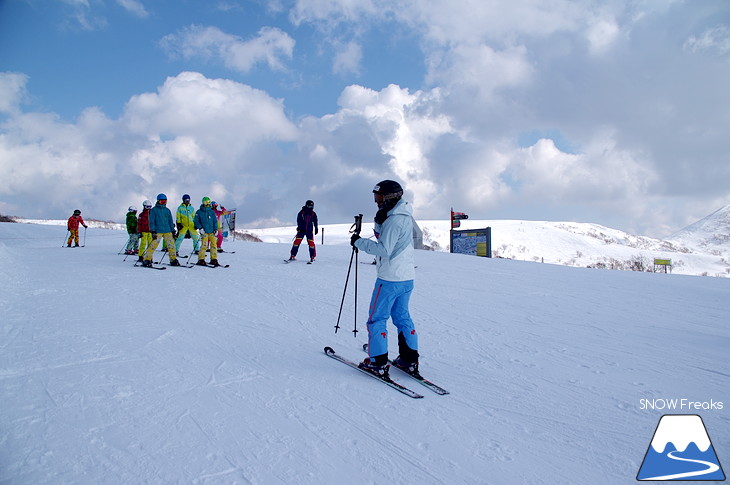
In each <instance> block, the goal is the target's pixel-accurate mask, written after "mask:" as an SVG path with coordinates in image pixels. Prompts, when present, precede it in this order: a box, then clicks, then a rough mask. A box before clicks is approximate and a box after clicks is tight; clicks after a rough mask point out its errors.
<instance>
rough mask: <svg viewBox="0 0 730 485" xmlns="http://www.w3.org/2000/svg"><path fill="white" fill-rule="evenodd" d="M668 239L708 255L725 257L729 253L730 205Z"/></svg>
mask: <svg viewBox="0 0 730 485" xmlns="http://www.w3.org/2000/svg"><path fill="white" fill-rule="evenodd" d="M668 239H669V240H671V241H676V242H677V243H678V244H682V245H690V246H692V247H695V248H698V249H701V250H703V251H705V252H708V253H716V254H718V255H723V256H727V255H728V253H729V252H730V205H726V206H725V207H722V208H720V209H718V210H716V211H715V212H713V213H712V214H710V215H709V216H707V217H705V218H703V219H701V220H699V221H697V222H695V223H694V224H691V225H689V226H687V227H685V228H684V229H682V230H680V231H677V232H676V233H674V234H672V235H671V236H670V237H669V238H668Z"/></svg>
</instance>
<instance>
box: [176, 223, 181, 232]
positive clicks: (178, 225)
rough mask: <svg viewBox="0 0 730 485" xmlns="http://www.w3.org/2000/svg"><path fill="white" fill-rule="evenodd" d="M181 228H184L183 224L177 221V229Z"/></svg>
mask: <svg viewBox="0 0 730 485" xmlns="http://www.w3.org/2000/svg"><path fill="white" fill-rule="evenodd" d="M180 229H182V224H180V223H179V222H178V223H177V230H178V231H179V230H180Z"/></svg>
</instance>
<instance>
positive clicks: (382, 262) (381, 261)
mask: <svg viewBox="0 0 730 485" xmlns="http://www.w3.org/2000/svg"><path fill="white" fill-rule="evenodd" d="M373 194H374V198H375V203H376V204H377V205H378V212H377V213H376V214H375V226H374V230H375V237H376V240H375V241H372V240H370V239H362V238H361V237H360V236H359V235H358V234H353V235H352V238H351V241H350V242H351V244H352V246H353V247H354V248H356V249H360V250H363V251H365V252H366V253H368V254H372V255H374V256H375V257H376V265H377V279H376V280H375V288H374V289H373V294H372V297H371V299H370V315H369V317H368V323H367V328H368V355H369V357H367V358H366V359H365V360H364V361H363V362H362V363H361V364H360V365H359V367H360V368H361V369H364V370H366V371H368V372H371V373H373V374H376V375H379V376H384V375H388V368H389V366H388V327H387V323H388V318H389V317H390V318H392V319H393V325H395V326H396V328H397V329H398V350H399V355H398V357H397V358H396V359H395V360H394V361H393V365H395V366H396V367H398V368H399V369H402V370H404V371H405V372H408V373H409V374H412V375H415V376H419V373H418V335H417V334H416V327H415V325H414V324H413V320H411V315H410V312H409V310H408V302H409V300H410V297H411V293H412V291H413V279H414V278H415V266H414V261H413V216H412V214H413V209H412V208H411V205H410V204H409V203H408V202H406V201H405V200H403V199H402V197H403V188H402V187H401V185H400V184H399V183H398V182H395V181H393V180H383V181H382V182H380V183H379V184H378V185H376V186H375V188H374V189H373Z"/></svg>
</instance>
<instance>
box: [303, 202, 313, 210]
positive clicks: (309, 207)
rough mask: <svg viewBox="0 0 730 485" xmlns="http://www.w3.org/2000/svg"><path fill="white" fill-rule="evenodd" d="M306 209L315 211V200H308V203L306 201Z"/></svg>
mask: <svg viewBox="0 0 730 485" xmlns="http://www.w3.org/2000/svg"><path fill="white" fill-rule="evenodd" d="M304 207H306V208H308V209H314V201H313V200H308V201H306V202H305V203H304Z"/></svg>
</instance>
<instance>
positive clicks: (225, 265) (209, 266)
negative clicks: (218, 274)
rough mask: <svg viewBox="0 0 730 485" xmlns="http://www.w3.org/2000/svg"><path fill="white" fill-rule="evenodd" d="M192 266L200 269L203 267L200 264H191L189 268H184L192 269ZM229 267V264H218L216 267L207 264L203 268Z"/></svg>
mask: <svg viewBox="0 0 730 485" xmlns="http://www.w3.org/2000/svg"><path fill="white" fill-rule="evenodd" d="M193 266H201V267H203V265H202V264H197V263H195V264H191V265H189V266H186V268H192V267H193ZM229 266H230V264H219V265H218V266H213V265H212V264H207V263H206V264H205V266H204V267H205V268H228V267H229Z"/></svg>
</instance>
